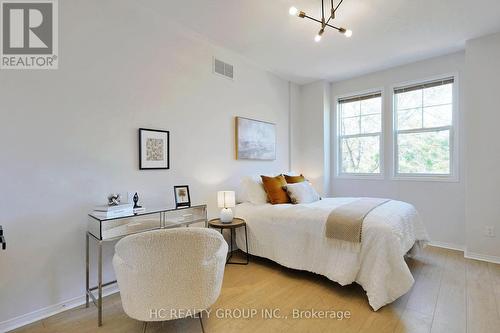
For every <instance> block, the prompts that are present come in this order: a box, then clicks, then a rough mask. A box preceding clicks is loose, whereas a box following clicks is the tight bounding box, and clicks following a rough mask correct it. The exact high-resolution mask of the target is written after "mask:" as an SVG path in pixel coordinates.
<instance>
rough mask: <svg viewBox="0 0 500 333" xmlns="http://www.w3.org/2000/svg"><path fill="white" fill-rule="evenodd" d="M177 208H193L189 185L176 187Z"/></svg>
mask: <svg viewBox="0 0 500 333" xmlns="http://www.w3.org/2000/svg"><path fill="white" fill-rule="evenodd" d="M174 195H175V208H179V207H191V196H190V195H189V186H188V185H177V186H174Z"/></svg>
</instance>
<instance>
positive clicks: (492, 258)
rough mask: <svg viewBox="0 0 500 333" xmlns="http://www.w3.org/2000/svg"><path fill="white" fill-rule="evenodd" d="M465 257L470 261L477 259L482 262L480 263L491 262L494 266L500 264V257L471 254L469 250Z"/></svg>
mask: <svg viewBox="0 0 500 333" xmlns="http://www.w3.org/2000/svg"><path fill="white" fill-rule="evenodd" d="M464 257H465V258H468V259H475V260H480V261H486V262H491V263H493V264H500V257H497V256H490V255H486V254H481V253H475V252H470V251H467V250H465V253H464Z"/></svg>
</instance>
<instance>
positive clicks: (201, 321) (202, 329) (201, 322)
mask: <svg viewBox="0 0 500 333" xmlns="http://www.w3.org/2000/svg"><path fill="white" fill-rule="evenodd" d="M199 318H200V325H201V331H202V332H203V333H205V328H204V327H203V320H202V319H201V315H200V316H199Z"/></svg>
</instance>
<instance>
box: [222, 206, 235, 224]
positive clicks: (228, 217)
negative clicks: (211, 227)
mask: <svg viewBox="0 0 500 333" xmlns="http://www.w3.org/2000/svg"><path fill="white" fill-rule="evenodd" d="M233 217H234V214H233V211H232V210H231V208H222V210H221V211H220V221H221V222H222V223H231V222H233Z"/></svg>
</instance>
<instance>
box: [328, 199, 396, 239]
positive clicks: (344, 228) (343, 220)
mask: <svg viewBox="0 0 500 333" xmlns="http://www.w3.org/2000/svg"><path fill="white" fill-rule="evenodd" d="M388 201H390V200H389V199H378V198H360V199H358V200H356V201H353V202H351V203H348V204H346V205H343V206H340V207H338V208H336V209H334V210H333V211H332V212H331V213H330V215H329V216H328V219H327V221H326V232H325V234H326V237H328V238H335V239H339V240H342V241H346V242H352V243H361V231H362V229H363V221H364V219H365V217H366V215H368V214H369V213H370V212H371V211H372V210H374V209H375V208H377V207H378V206H380V205H382V204H384V203H386V202H388Z"/></svg>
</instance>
